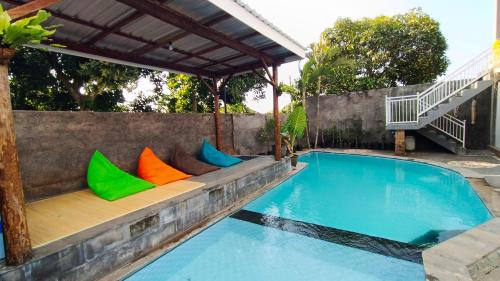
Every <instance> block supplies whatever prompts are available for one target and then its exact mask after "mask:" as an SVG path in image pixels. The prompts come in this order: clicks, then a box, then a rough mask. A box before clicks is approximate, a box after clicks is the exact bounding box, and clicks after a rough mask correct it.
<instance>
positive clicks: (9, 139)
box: [0, 49, 31, 265]
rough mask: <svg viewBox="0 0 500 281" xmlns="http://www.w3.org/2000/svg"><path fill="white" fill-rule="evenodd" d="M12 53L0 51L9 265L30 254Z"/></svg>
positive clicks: (0, 172) (2, 197) (2, 189)
mask: <svg viewBox="0 0 500 281" xmlns="http://www.w3.org/2000/svg"><path fill="white" fill-rule="evenodd" d="M0 50H3V51H7V50H8V49H0ZM11 55H12V54H5V53H4V52H2V53H1V54H0V204H1V211H2V220H3V224H4V230H3V232H4V239H5V246H6V253H5V254H6V261H7V264H8V265H18V264H21V263H23V262H25V261H26V260H28V259H29V258H30V257H31V242H30V238H29V233H28V224H27V222H26V212H25V209H24V193H23V185H22V182H21V173H20V169H19V160H18V157H17V148H16V137H15V133H14V124H13V114H12V105H11V100H10V89H9V78H8V63H9V58H10V56H11Z"/></svg>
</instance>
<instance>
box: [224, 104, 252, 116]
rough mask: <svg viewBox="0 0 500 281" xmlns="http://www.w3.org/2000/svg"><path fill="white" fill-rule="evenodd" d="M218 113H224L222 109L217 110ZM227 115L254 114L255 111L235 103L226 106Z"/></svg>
mask: <svg viewBox="0 0 500 281" xmlns="http://www.w3.org/2000/svg"><path fill="white" fill-rule="evenodd" d="M219 111H220V112H225V111H224V107H222V108H219ZM227 113H245V114H255V113H256V112H255V110H252V109H251V108H249V107H248V106H246V105H245V104H244V103H237V104H228V105H227Z"/></svg>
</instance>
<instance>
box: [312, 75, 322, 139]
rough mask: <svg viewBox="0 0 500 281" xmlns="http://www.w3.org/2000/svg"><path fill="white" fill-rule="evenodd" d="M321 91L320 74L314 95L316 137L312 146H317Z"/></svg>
mask: <svg viewBox="0 0 500 281" xmlns="http://www.w3.org/2000/svg"><path fill="white" fill-rule="evenodd" d="M320 93H321V76H320V77H318V94H317V95H316V137H315V139H314V148H318V138H319V128H320V125H321V124H320V123H321V114H320V112H319V94H320Z"/></svg>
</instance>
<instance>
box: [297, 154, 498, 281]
mask: <svg viewBox="0 0 500 281" xmlns="http://www.w3.org/2000/svg"><path fill="white" fill-rule="evenodd" d="M311 152H322V153H337V154H350V155H359V156H371V157H381V158H388V159H398V160H404V161H410V162H418V163H422V164H427V165H432V166H436V167H439V168H444V169H448V170H450V171H453V172H456V173H458V174H460V175H461V176H463V177H464V178H465V179H467V181H468V182H469V184H470V186H471V187H472V188H473V190H474V192H475V193H476V195H477V196H478V197H479V199H480V200H481V201H482V202H483V204H484V206H486V208H487V209H488V211H489V212H490V214H491V215H492V217H493V218H492V219H490V220H488V221H487V222H485V223H483V224H481V225H478V226H476V227H474V228H471V229H469V230H468V231H466V232H464V233H462V234H460V235H457V236H455V237H453V238H451V239H449V240H447V241H445V242H442V243H440V244H437V245H435V246H433V247H431V248H429V249H427V250H425V251H423V252H422V257H423V265H424V272H425V276H426V280H428V281H452V280H453V281H456V280H463V281H466V280H467V281H469V280H470V281H473V280H479V279H481V280H482V279H483V278H484V277H486V276H487V274H488V273H490V272H493V274H499V276H498V277H499V278H500V258H497V257H500V193H499V192H498V191H495V190H494V188H493V187H492V186H491V185H490V184H489V183H488V182H487V181H486V180H485V176H484V175H480V174H478V173H475V172H473V171H469V170H467V169H461V168H456V167H452V166H450V165H447V164H444V163H440V162H437V161H432V160H427V159H418V158H412V157H402V156H395V155H385V154H380V153H376V152H373V151H352V150H349V151H340V150H332V149H310V150H305V151H300V152H298V153H297V154H298V155H299V156H302V155H305V154H308V153H311ZM475 244H476V245H477V244H481V245H482V247H473V246H472V245H475ZM464 245H470V246H469V247H464ZM458 254H460V255H459V256H457V255H458ZM488 277H489V276H488ZM495 277H497V276H496V275H495ZM488 280H490V279H488ZM491 280H494V279H491ZM499 280H500V279H499Z"/></svg>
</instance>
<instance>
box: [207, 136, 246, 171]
mask: <svg viewBox="0 0 500 281" xmlns="http://www.w3.org/2000/svg"><path fill="white" fill-rule="evenodd" d="M199 158H200V160H201V161H203V162H206V163H208V164H211V165H215V166H219V167H229V166H233V165H235V164H238V163H240V162H241V161H242V160H241V159H240V158H237V157H234V156H231V155H229V154H225V153H224V152H221V151H218V150H217V149H216V148H215V147H213V146H212V145H211V144H210V143H209V142H208V141H207V140H206V139H204V140H203V144H202V145H201V149H200V154H199Z"/></svg>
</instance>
